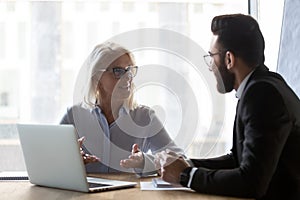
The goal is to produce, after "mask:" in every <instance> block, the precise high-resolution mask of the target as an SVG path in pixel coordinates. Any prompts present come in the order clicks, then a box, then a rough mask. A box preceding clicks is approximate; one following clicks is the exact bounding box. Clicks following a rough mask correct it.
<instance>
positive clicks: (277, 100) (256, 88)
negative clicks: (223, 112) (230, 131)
mask: <svg viewBox="0 0 300 200" xmlns="http://www.w3.org/2000/svg"><path fill="white" fill-rule="evenodd" d="M245 92H246V93H245V96H244V98H243V99H244V100H243V102H240V104H241V105H240V109H239V111H238V112H239V113H237V115H238V118H239V120H241V122H240V123H242V124H243V126H244V128H243V131H242V132H241V133H239V134H240V135H242V136H243V139H241V140H239V141H237V145H240V146H242V152H241V158H240V159H239V162H238V166H237V167H236V168H232V169H214V168H208V166H205V167H199V168H198V170H197V171H196V172H195V174H194V176H193V179H192V183H191V188H192V189H194V190H196V191H198V192H202V193H211V194H218V195H228V196H236V197H250V198H253V197H254V198H260V197H262V196H263V195H264V194H265V192H266V191H267V188H268V185H269V183H270V181H271V178H272V176H273V174H274V172H275V170H276V167H277V163H278V161H279V157H280V154H281V152H282V150H283V147H284V144H285V141H286V140H287V137H288V133H289V130H290V129H291V126H292V123H291V122H290V120H289V116H288V111H287V109H286V105H285V104H284V101H283V98H282V96H281V95H280V93H279V92H278V91H277V90H276V88H275V87H273V86H272V85H271V84H269V83H265V82H259V83H255V84H253V85H252V86H249V87H248V90H247V91H245ZM233 145H235V144H233Z"/></svg>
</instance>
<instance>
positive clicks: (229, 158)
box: [191, 153, 236, 169]
mask: <svg viewBox="0 0 300 200" xmlns="http://www.w3.org/2000/svg"><path fill="white" fill-rule="evenodd" d="M191 161H192V163H193V164H194V167H204V168H209V169H232V168H234V167H236V163H235V159H234V157H233V155H232V153H230V154H227V155H223V156H220V157H217V158H210V159H191Z"/></svg>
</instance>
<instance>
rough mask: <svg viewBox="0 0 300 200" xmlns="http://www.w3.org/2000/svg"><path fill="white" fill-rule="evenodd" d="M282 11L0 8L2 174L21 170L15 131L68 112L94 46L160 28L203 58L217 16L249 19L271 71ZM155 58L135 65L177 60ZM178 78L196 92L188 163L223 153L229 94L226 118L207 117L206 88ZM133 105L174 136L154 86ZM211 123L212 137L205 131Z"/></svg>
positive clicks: (200, 1) (144, 5)
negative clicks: (159, 119)
mask: <svg viewBox="0 0 300 200" xmlns="http://www.w3.org/2000/svg"><path fill="white" fill-rule="evenodd" d="M270 4H272V9H269V8H270ZM283 4H284V0H277V1H263V0H255V1H254V0H172V1H168V0H164V1H161V0H143V1H141V0H110V1H109V0H97V1H96V0H94V1H75V0H74V1H71V0H60V1H28V0H22V1H21V0H20V1H17V0H16V1H13V0H1V1H0V171H4V170H25V165H24V161H23V157H22V152H21V149H20V144H19V140H18V134H17V130H16V127H15V124H16V123H47V124H58V123H59V121H60V119H61V117H62V116H63V114H64V113H65V112H66V109H67V107H69V106H71V105H73V92H74V89H75V88H74V84H75V81H76V78H77V75H78V72H79V70H80V67H81V65H82V64H83V62H84V60H85V58H86V57H87V55H88V54H89V53H90V52H91V51H92V49H93V47H94V46H95V45H96V44H99V43H101V42H104V41H105V40H108V39H110V38H111V37H113V36H115V35H118V34H121V33H123V32H126V31H131V30H135V29H140V28H163V29H168V30H172V31H175V32H178V33H180V34H183V35H185V36H186V37H188V38H190V39H191V40H193V41H194V42H195V43H197V44H198V45H199V46H201V47H202V48H203V49H204V50H205V51H208V50H209V45H210V38H211V32H210V23H211V20H212V18H213V17H214V16H215V15H220V14H230V13H243V14H249V13H250V14H251V15H252V16H253V17H254V18H256V19H257V20H258V22H259V24H260V27H261V30H262V32H263V34H264V37H265V42H266V51H265V56H266V65H267V66H268V67H269V68H270V70H272V71H276V66H277V57H278V49H279V41H280V32H281V24H282V13H283ZM156 53H157V52H151V51H148V52H136V55H135V57H136V64H137V65H140V66H143V65H147V64H149V63H151V62H153V63H156V64H159V63H168V62H169V60H172V59H174V60H176V59H177V58H174V57H171V58H170V55H165V56H164V55H163V54H160V55H159V56H157V55H156ZM149 55H151V56H150V57H149ZM153 58H155V59H153ZM173 62H175V61H173ZM166 65H167V64H166ZM178 70H179V73H185V74H187V76H186V77H188V78H189V79H190V80H188V82H191V83H197V84H198V85H196V84H192V85H193V86H192V89H193V91H195V96H196V99H197V100H199V101H201V103H200V104H199V105H198V108H196V109H197V110H198V113H199V116H198V119H199V121H200V122H201V123H200V125H199V126H198V127H197V131H196V136H195V138H193V141H192V143H191V144H190V145H189V146H188V148H186V152H187V155H188V156H189V157H211V156H217V155H221V154H224V153H226V152H229V150H230V147H231V140H232V138H231V136H232V126H233V121H234V114H235V106H236V98H235V92H234V91H233V92H232V93H229V94H226V95H225V111H224V112H225V113H220V116H221V117H218V116H212V108H211V106H212V105H211V102H210V101H211V99H210V97H209V95H207V94H208V91H207V86H205V81H204V80H201V78H200V80H198V79H199V77H193V75H192V74H193V71H192V70H189V68H188V70H186V69H180V68H179V69H178ZM180 70H182V71H180ZM140 73H142V72H140ZM166 78H168V77H166ZM178 87H180V85H179V86H178ZM179 89H182V90H184V88H179ZM136 98H137V100H138V103H141V104H145V105H148V106H150V107H153V108H154V109H157V113H158V115H159V113H160V111H161V109H163V110H164V112H163V114H164V116H165V118H166V120H165V121H166V123H165V126H166V129H167V130H168V132H169V133H170V135H171V136H172V137H175V136H176V133H177V130H178V128H179V127H178V120H180V117H181V116H180V112H178V109H180V103H178V101H177V100H176V98H174V94H172V92H170V91H169V90H167V89H163V88H161V87H159V86H157V85H153V86H152V87H147V88H142V89H140V90H138V91H137V93H136ZM187 102H188V101H187ZM172 105H174V106H172ZM177 105H178V106H177ZM178 113H179V114H178ZM221 114H222V115H221ZM223 115H225V116H224V117H223ZM212 120H213V122H212ZM211 123H213V126H214V128H213V129H211V128H209V127H210V124H211ZM214 130H220V131H218V132H214ZM179 145H180V144H179Z"/></svg>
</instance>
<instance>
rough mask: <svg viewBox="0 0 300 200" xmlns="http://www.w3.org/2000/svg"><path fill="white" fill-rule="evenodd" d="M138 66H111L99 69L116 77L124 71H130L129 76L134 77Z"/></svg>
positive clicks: (118, 77) (120, 75)
mask: <svg viewBox="0 0 300 200" xmlns="http://www.w3.org/2000/svg"><path fill="white" fill-rule="evenodd" d="M137 70H138V66H127V67H125V68H122V67H112V68H108V69H103V70H100V71H103V72H112V73H113V74H114V76H115V78H116V79H120V78H121V77H122V76H123V75H124V74H125V73H126V72H129V73H130V77H132V78H133V77H135V76H136V74H137Z"/></svg>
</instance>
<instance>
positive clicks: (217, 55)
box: [210, 35, 235, 94]
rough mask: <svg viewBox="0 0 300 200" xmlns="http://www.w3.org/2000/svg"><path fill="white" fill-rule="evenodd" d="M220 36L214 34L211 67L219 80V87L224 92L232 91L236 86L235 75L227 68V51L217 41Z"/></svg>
mask: <svg viewBox="0 0 300 200" xmlns="http://www.w3.org/2000/svg"><path fill="white" fill-rule="evenodd" d="M217 39H218V36H215V35H214V36H213V38H212V42H211V48H210V54H211V55H213V56H211V57H212V59H213V62H212V66H211V69H212V71H213V73H214V75H215V77H216V80H217V89H218V91H219V92H220V93H222V94H224V93H227V92H231V91H232V90H233V87H234V80H235V76H234V74H233V73H232V72H230V71H229V70H228V69H227V64H226V58H225V54H226V51H224V49H223V48H222V47H221V46H220V45H219V43H218V42H217V41H218V40H217Z"/></svg>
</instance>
